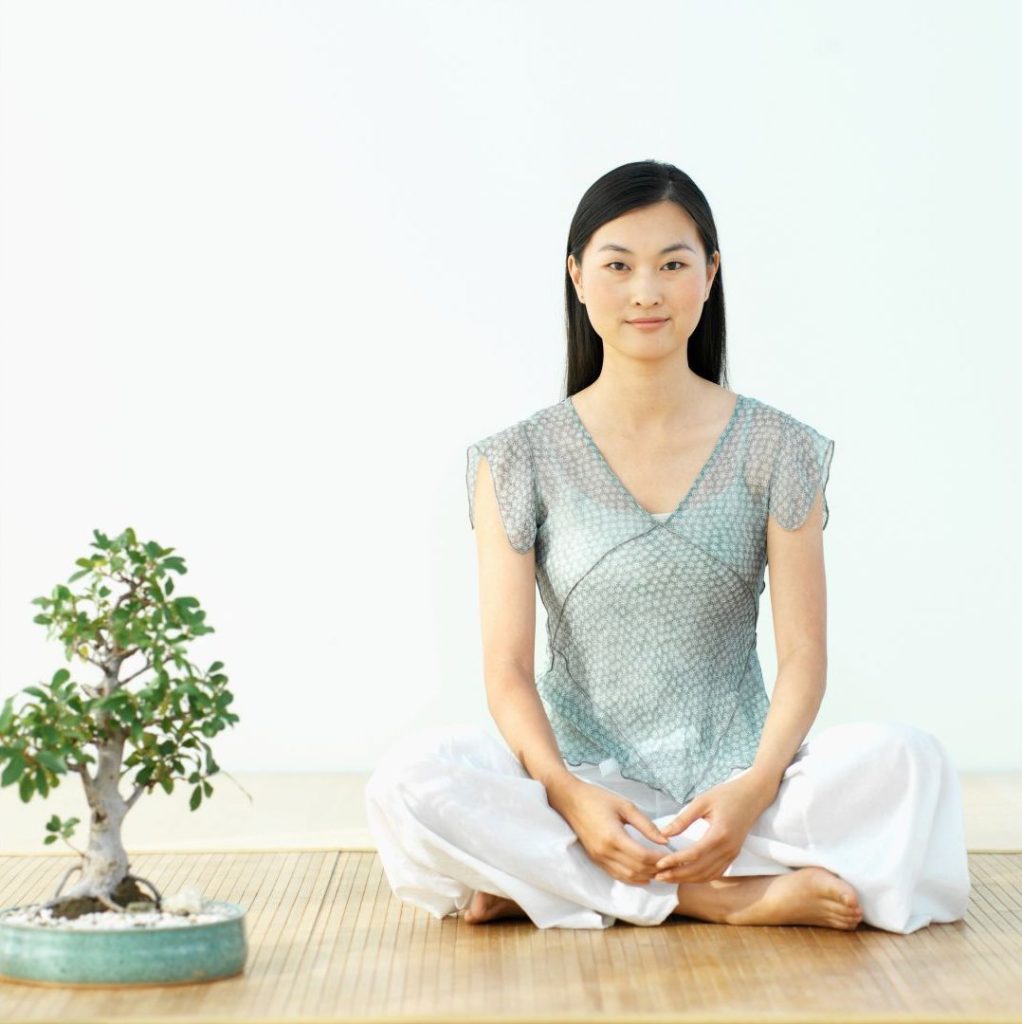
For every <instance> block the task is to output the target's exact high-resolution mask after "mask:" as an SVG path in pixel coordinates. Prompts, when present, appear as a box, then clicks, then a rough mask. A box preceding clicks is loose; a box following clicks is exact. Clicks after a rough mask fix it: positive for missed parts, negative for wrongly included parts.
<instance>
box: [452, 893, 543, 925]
mask: <svg viewBox="0 0 1022 1024" xmlns="http://www.w3.org/2000/svg"><path fill="white" fill-rule="evenodd" d="M498 917H528V915H527V914H526V913H525V911H524V910H522V908H521V907H520V906H518V904H517V903H515V901H514V900H509V899H507V898H506V897H504V896H494V895H493V894H492V893H488V892H477V893H475V894H474V895H473V897H472V902H471V903H470V904H469V905H468V907H467V908H466V909H465V914H464V918H465V920H466V921H467V922H468V923H469V924H482V923H483V922H484V921H493V920H495V919H496V918H498Z"/></svg>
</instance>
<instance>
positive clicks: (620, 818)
mask: <svg viewBox="0 0 1022 1024" xmlns="http://www.w3.org/2000/svg"><path fill="white" fill-rule="evenodd" d="M548 801H549V803H550V806H551V807H553V808H554V810H556V811H557V812H558V813H559V814H560V815H561V817H562V818H564V820H565V821H566V822H567V823H568V824H569V825H570V826H571V829H572V831H573V832H574V833H575V835H577V836H578V839H579V842H580V843H581V844H582V846H583V848H584V849H585V851H586V853H588V854H589V856H590V857H591V858H592V859H593V860H594V861H595V862H596V863H597V864H599V865H600V866H601V867H602V868H603V869H604V870H605V871H606V872H607V873H608V874H610V875H612V876H613V877H614V878H616V879H618V881H621V882H630V883H632V884H635V885H642V884H644V883H646V882H649V881H651V880H652V878H653V876H654V875H655V874H656V873H657V868H656V864H657V862H658V861H659V860H660V859H661V858H662V857H663V856H664V854H666V853H670V852H671V850H672V847H671V846H670V845H669V844H668V842H667V838H666V836H664V835H662V834H661V832H660V830H659V829H658V828H657V827H656V825H654V824H653V822H652V821H650V820H649V818H647V817H646V815H645V814H643V813H642V811H640V810H639V809H638V807H636V806H635V804H633V803H632V802H631V800H627V799H625V798H624V797H623V796H618V795H617V794H616V793H612V792H610V791H609V790H607V789H604V788H603V787H602V786H594V785H592V784H591V783H588V782H584V781H583V780H582V779H577V778H572V779H570V780H564V781H563V782H561V783H559V784H558V785H557V786H556V787H549V788H548ZM625 824H629V825H632V826H634V827H635V828H636V829H637V830H638V831H639V832H640V833H641V834H642V835H644V836H647V837H648V838H649V839H651V840H653V842H655V843H658V844H660V846H661V849H659V850H651V849H650V848H649V847H648V846H643V845H642V843H639V842H636V841H635V840H634V839H633V838H632V837H631V836H630V835H629V834H628V833H627V832H626V831H625V827H624V826H625Z"/></svg>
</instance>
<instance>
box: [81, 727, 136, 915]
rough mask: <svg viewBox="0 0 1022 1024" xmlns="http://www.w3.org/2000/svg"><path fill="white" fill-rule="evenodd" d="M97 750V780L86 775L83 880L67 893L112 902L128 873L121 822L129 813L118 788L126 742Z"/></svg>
mask: <svg viewBox="0 0 1022 1024" xmlns="http://www.w3.org/2000/svg"><path fill="white" fill-rule="evenodd" d="M98 750H99V759H98V763H97V766H96V777H95V779H89V778H88V775H87V773H83V780H84V782H85V791H86V795H87V797H88V801H89V809H90V811H91V812H92V814H91V817H90V823H91V827H90V830H89V846H88V849H87V850H86V851H85V859H84V862H83V864H82V877H81V878H80V879H79V881H78V884H77V885H75V887H74V888H73V889H71V890H70V892H68V893H67V898H68V899H72V898H77V897H88V896H92V897H95V898H96V899H102V897H104V896H105V897H107V898H109V897H110V896H111V895H112V894H113V892H114V890H115V889H116V888H117V886H118V885H119V884H120V882H121V881H122V880H123V879H124V878H125V876H126V875H127V873H128V866H129V865H128V855H127V853H126V852H125V849H124V844H123V842H122V841H121V822H122V821H124V816H125V815H126V814H127V813H128V805H127V803H126V802H125V800H124V799H123V797H122V796H121V793H120V789H119V788H118V781H119V779H120V772H121V756H122V754H123V751H124V739H123V737H116V738H114V739H111V740H109V741H108V742H106V743H102V744H100V745H99V746H98Z"/></svg>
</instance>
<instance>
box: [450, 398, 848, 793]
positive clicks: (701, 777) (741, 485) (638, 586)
mask: <svg viewBox="0 0 1022 1024" xmlns="http://www.w3.org/2000/svg"><path fill="white" fill-rule="evenodd" d="M833 454H834V442H833V441H832V440H830V439H829V438H827V437H825V436H824V435H822V434H820V433H818V432H817V431H816V430H815V429H813V427H811V426H809V425H807V424H805V423H802V422H801V421H799V420H797V419H795V418H794V417H793V416H791V415H790V414H788V413H785V412H782V411H781V410H779V409H776V408H774V407H773V406H771V405H768V404H766V403H765V402H761V401H760V400H759V399H756V398H752V397H750V396H747V395H741V394H739V395H738V396H737V401H736V404H735V407H734V411H733V412H732V414H731V418H730V419H729V421H728V423H727V426H726V427H725V428H724V430H723V432H722V433H721V435H720V436H719V438H718V439H717V442H716V445H715V447H714V449H713V451H712V453H711V454H710V456H709V458H708V459H707V460H706V462H705V463H704V464H703V467H702V469H701V470H700V471H699V474H698V476H697V477H696V479H695V481H694V482H693V484H692V486H691V487H690V488H689V491H688V493H687V494H686V495H685V497H684V498H682V500H681V502H680V503H679V505H678V506H677V508H675V509H674V511H673V512H670V513H669V514H666V515H664V514H655V513H652V512H649V511H647V510H646V509H645V508H643V507H642V506H641V505H640V504H639V503H638V502H637V501H636V500H635V498H634V497H633V496H632V494H631V493H630V492H629V491H628V489H627V488H626V487H625V486H624V484H623V483H622V482H621V480H620V478H619V477H618V476H617V475H616V474H615V473H614V471H613V470H612V469H611V468H610V464H609V463H608V462H607V461H606V459H605V458H604V456H603V455H602V453H601V452H600V450H599V448H597V446H596V443H595V442H594V441H593V439H592V437H591V436H590V435H589V432H588V430H587V429H586V427H585V426H584V424H583V423H582V420H581V419H580V418H579V415H578V412H577V410H576V409H575V406H574V404H573V403H572V401H571V399H570V397H568V398H565V399H564V400H563V401H561V402H559V403H557V404H556V405H551V406H547V407H546V408H543V409H540V410H538V411H537V412H535V413H533V414H532V415H531V416H529V417H527V418H526V419H523V420H520V421H519V422H517V423H514V424H512V425H511V426H509V427H506V428H505V429H503V430H501V431H498V432H497V433H495V434H491V435H490V436H489V437H485V438H483V439H482V440H480V441H477V442H475V443H474V444H471V445H469V447H468V452H467V473H466V480H467V486H468V501H469V523H470V525H471V527H472V528H473V529H474V528H475V508H474V505H475V483H476V476H477V473H478V470H479V462H480V459H481V458H482V457H483V456H485V457H486V459H487V461H488V463H489V466H490V473H491V475H492V478H493V485H494V489H495V491H496V497H497V504H498V506H499V509H500V515H501V519H502V522H503V525H504V529H505V531H506V533H507V536H508V540H509V541H510V543H511V546H512V547H513V548H514V549H515V550H516V551H519V552H522V553H525V552H527V551H528V550H529V549H530V548H531V547H533V546H534V545H535V562H536V581H537V584H538V587H539V592H540V597H541V600H542V602H543V606H544V607H545V609H546V613H547V624H546V661H547V668H546V670H545V671H544V672H542V673H541V674H540V675H539V676H538V678H537V679H536V686H537V689H538V691H539V695H540V698H541V700H542V702H543V706H544V709H545V711H546V713H547V715H548V717H549V719H550V724H551V727H552V728H553V731H554V735H555V736H556V738H557V742H558V746H559V748H560V752H561V755H562V757H563V758H564V759H565V760H566V761H567V762H568V763H570V764H571V765H576V766H577V765H580V764H583V763H585V764H598V765H601V766H604V765H607V764H613V765H615V766H616V767H618V768H619V769H620V771H621V773H622V775H624V776H626V777H627V778H631V779H638V780H641V781H643V782H645V783H647V784H648V785H650V786H652V787H653V788H655V789H659V790H661V791H662V792H665V793H667V794H668V795H669V796H671V797H672V798H673V799H675V800H676V801H678V802H679V803H682V804H685V803H688V801H689V800H691V799H692V797H693V796H694V795H696V794H697V793H700V792H703V791H704V790H706V789H709V788H711V787H712V786H715V785H717V784H718V783H720V782H723V781H725V780H726V779H727V778H728V777H729V776H730V774H731V773H732V772H733V770H734V769H736V768H747V767H748V766H750V765H751V764H752V762H753V759H754V758H755V755H756V751H757V749H758V746H759V739H760V735H761V733H762V730H763V724H764V721H765V719H766V715H767V711H768V709H769V699H768V697H767V694H766V690H765V688H764V685H763V675H762V672H761V669H760V664H759V658H758V655H757V652H756V623H757V620H758V617H759V599H760V595H761V594H762V592H763V590H764V588H765V586H766V583H765V579H764V577H765V572H766V529H767V517H768V515H772V516H773V517H774V518H775V519H776V521H777V522H778V523H780V525H781V526H782V527H784V528H785V529H787V530H793V529H796V528H797V527H799V526H801V525H802V524H803V523H804V522H805V519H806V516H807V515H808V513H809V510H810V509H811V507H812V505H813V502H814V500H815V498H816V495H817V493H818V492H819V491H820V490H823V491H824V497H823V523H824V526H826V523H827V520H828V518H829V509H828V507H827V498H826V486H827V478H828V474H829V471H830V462H831V459H832V457H833Z"/></svg>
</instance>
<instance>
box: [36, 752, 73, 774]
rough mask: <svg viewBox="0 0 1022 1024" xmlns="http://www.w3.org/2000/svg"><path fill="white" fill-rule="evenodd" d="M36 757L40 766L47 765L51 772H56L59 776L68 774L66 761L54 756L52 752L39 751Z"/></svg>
mask: <svg viewBox="0 0 1022 1024" xmlns="http://www.w3.org/2000/svg"><path fill="white" fill-rule="evenodd" d="M35 757H36V760H37V761H38V762H39V763H40V764H44V765H46V767H47V768H49V769H50V771H51V772H56V773H57V774H58V775H63V774H64V773H66V772H67V765H66V764H65V763H64V759H63V758H62V757H59V756H58V755H57V754H54V753H53V751H52V750H37V751H36V755H35Z"/></svg>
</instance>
